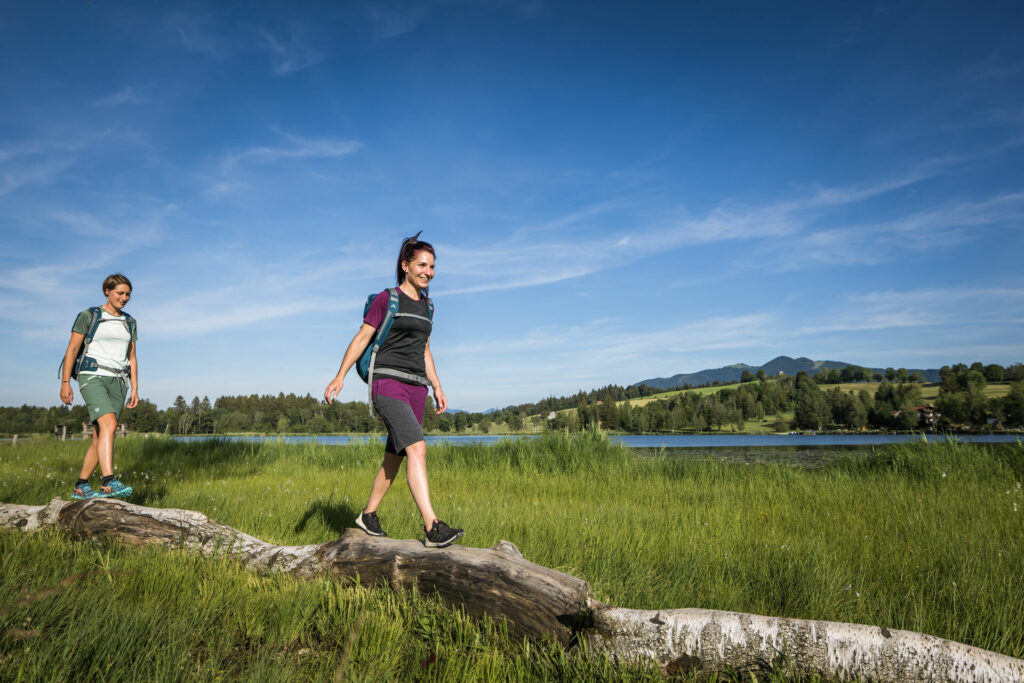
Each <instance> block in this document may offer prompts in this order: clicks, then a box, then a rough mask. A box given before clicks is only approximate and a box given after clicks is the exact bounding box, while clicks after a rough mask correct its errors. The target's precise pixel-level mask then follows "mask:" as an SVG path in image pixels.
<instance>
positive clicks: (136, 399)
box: [127, 389, 139, 408]
mask: <svg viewBox="0 0 1024 683" xmlns="http://www.w3.org/2000/svg"><path fill="white" fill-rule="evenodd" d="M137 405H139V394H138V392H137V391H135V389H132V395H131V398H129V399H128V406H127V407H128V408H134V407H135V406H137Z"/></svg>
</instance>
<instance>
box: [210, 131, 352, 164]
mask: <svg viewBox="0 0 1024 683" xmlns="http://www.w3.org/2000/svg"><path fill="white" fill-rule="evenodd" d="M274 132H275V133H277V134H278V135H280V136H281V137H283V138H285V139H286V140H287V141H288V142H289V143H291V144H290V145H287V146H281V147H269V146H259V147H250V148H248V149H243V150H239V151H234V152H230V153H228V154H226V155H225V156H224V157H223V158H222V159H221V166H222V168H224V169H225V170H228V169H231V168H233V167H235V166H237V165H238V164H240V163H242V162H246V161H253V162H263V163H272V162H275V161H279V160H281V159H330V158H335V157H343V156H347V155H349V154H352V153H353V152H355V151H357V150H358V149H359V148H360V147H361V146H362V143H360V142H359V141H357V140H336V139H330V138H324V139H319V140H310V139H306V138H302V137H299V136H298V135H293V134H291V133H287V132H284V131H281V130H278V129H274Z"/></svg>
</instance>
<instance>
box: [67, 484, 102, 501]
mask: <svg viewBox="0 0 1024 683" xmlns="http://www.w3.org/2000/svg"><path fill="white" fill-rule="evenodd" d="M99 497H100V492H99V491H97V490H95V489H94V488H93V487H91V486H89V483H88V482H86V483H84V484H82V485H81V486H76V487H75V488H74V489H72V491H71V500H89V499H90V498H99Z"/></svg>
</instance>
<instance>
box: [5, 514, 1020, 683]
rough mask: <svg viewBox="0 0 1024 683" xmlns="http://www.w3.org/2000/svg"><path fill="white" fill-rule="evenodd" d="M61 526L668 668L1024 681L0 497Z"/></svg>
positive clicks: (515, 580) (881, 634)
mask: <svg viewBox="0 0 1024 683" xmlns="http://www.w3.org/2000/svg"><path fill="white" fill-rule="evenodd" d="M46 526H56V527H57V528H59V529H60V530H61V531H62V532H63V533H65V534H66V535H68V536H69V537H70V538H73V539H76V540H89V541H103V542H107V541H118V542H121V543H123V544H125V545H127V546H143V545H153V544H155V545H160V546H164V547H169V548H185V549H188V550H191V551H194V552H199V553H201V554H204V555H214V554H220V553H226V554H231V555H233V556H235V557H237V558H238V559H239V560H240V561H241V562H243V563H244V564H245V565H247V566H248V567H250V568H252V569H254V570H256V571H259V572H285V573H289V574H291V575H294V576H298V577H313V576H330V577H333V578H336V579H341V580H346V581H357V580H358V581H360V582H361V583H363V584H366V585H369V584H386V585H388V586H391V587H392V588H394V589H396V590H401V589H404V588H410V587H412V586H413V585H416V586H418V588H419V590H421V591H423V592H426V593H434V594H437V595H439V596H440V597H441V598H442V599H444V600H445V601H447V602H449V603H451V604H453V605H456V606H459V607H462V608H464V609H465V610H466V611H467V612H468V613H469V614H472V615H474V616H488V617H491V618H494V619H504V620H506V621H507V622H508V623H509V624H510V626H511V629H512V631H513V633H516V634H517V635H521V636H527V637H542V636H553V637H555V638H556V639H558V640H559V641H560V642H561V643H563V644H564V645H570V644H573V643H576V642H580V641H582V642H585V643H586V644H587V646H588V647H589V648H590V649H591V650H592V651H598V652H605V653H608V654H609V655H611V656H612V657H614V658H615V659H617V660H619V661H624V662H645V661H646V662H655V663H657V664H658V665H659V666H660V667H661V668H662V671H663V672H665V673H667V674H670V675H671V674H677V673H682V672H685V671H700V672H711V671H725V670H731V671H736V672H756V671H764V670H767V669H769V668H771V667H772V666H776V667H779V668H780V669H781V670H783V671H785V672H787V673H790V674H792V675H793V676H798V677H805V676H813V675H819V676H823V677H825V678H828V679H832V680H855V679H870V680H884V681H1018V682H1019V681H1024V660H1020V659H1014V658H1013V657H1008V656H1006V655H1000V654H997V653H994V652H989V651H987V650H982V649H979V648H976V647H970V646H967V645H962V644H960V643H955V642H952V641H949V640H943V639H941V638H935V637H933V636H929V635H925V634H921V633H913V632H910V631H898V630H890V629H886V628H880V627H877V626H865V625H860V624H842V623H836V622H827V621H813V620H806V619H785V618H777V617H765V616H758V615H754V614H740V613H737V612H720V611H715V610H702V609H668V610H660V611H646V610H630V609H620V608H616V607H610V606H608V605H604V604H602V603H600V602H598V601H596V600H594V599H592V598H591V597H590V587H589V585H588V584H587V582H585V581H583V580H581V579H578V578H576V577H574V576H570V575H568V574H564V573H562V572H558V571H555V570H553V569H549V568H547V567H542V566H540V565H537V564H534V563H532V562H529V561H527V560H525V559H523V556H522V555H521V554H520V553H519V551H518V550H517V549H516V547H515V546H514V545H512V544H511V543H508V542H507V541H501V542H499V543H498V545H496V546H494V547H493V548H469V547H465V546H450V547H448V548H442V549H429V548H426V547H424V545H423V544H422V543H421V542H419V541H412V540H397V539H390V538H375V537H372V536H367V535H366V534H364V533H363V532H362V531H360V530H358V529H349V530H348V531H346V532H345V533H344V534H343V535H342V537H341V538H339V539H337V540H335V541H330V542H328V543H322V544H320V545H304V546H278V545H274V544H271V543H267V542H265V541H261V540H260V539H258V538H255V537H253V536H250V535H248V534H245V533H242V532H241V531H238V530H236V529H232V528H231V527H228V526H225V525H223V524H218V523H217V522H214V521H212V520H210V519H209V518H208V517H206V515H203V514H201V513H199V512H193V511H191V510H175V509H165V508H150V507H144V506H140V505H132V504H130V503H125V502H122V501H117V500H103V499H92V500H87V501H78V502H73V503H68V502H66V501H63V500H61V499H59V498H55V499H53V500H51V501H50V502H49V503H48V504H47V505H45V506H44V505H38V506H29V505H13V504H6V503H0V528H17V529H21V530H23V531H35V530H37V529H40V528H43V527H46Z"/></svg>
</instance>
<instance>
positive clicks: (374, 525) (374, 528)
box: [356, 512, 387, 536]
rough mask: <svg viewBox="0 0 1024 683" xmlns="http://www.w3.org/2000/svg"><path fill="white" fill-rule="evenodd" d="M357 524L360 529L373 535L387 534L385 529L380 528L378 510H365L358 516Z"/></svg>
mask: <svg viewBox="0 0 1024 683" xmlns="http://www.w3.org/2000/svg"><path fill="white" fill-rule="evenodd" d="M356 524H357V525H358V526H359V528H360V529H362V530H363V531H365V532H366V533H368V534H370V535H371V536H387V534H386V533H384V530H383V529H381V528H380V521H379V520H378V519H377V513H376V512H363V513H360V515H359V516H358V517H356Z"/></svg>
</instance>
